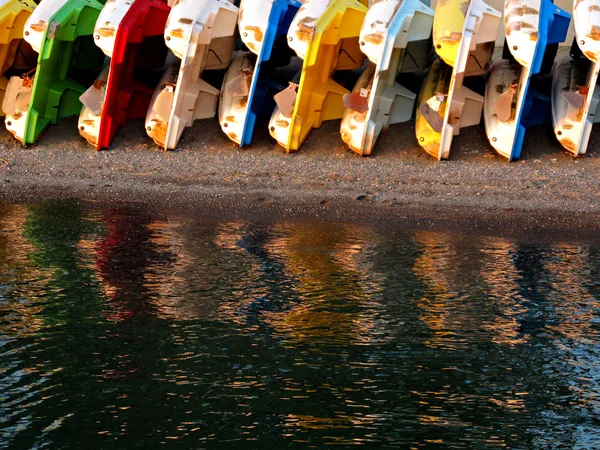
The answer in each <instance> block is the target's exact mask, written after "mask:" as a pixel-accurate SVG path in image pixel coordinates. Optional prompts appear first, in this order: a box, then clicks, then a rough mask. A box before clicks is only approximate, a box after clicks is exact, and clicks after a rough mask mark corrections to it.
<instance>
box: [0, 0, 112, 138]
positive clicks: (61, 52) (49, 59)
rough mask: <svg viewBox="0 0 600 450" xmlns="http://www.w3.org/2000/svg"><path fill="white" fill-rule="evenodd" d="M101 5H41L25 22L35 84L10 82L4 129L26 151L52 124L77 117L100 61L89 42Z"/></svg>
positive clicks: (92, 0)
mask: <svg viewBox="0 0 600 450" xmlns="http://www.w3.org/2000/svg"><path fill="white" fill-rule="evenodd" d="M103 5H104V2H103V1H98V0H44V1H43V2H42V3H41V4H40V5H39V6H38V7H37V8H36V9H35V10H34V11H33V13H32V14H31V16H30V17H29V19H28V20H27V22H26V24H25V29H24V38H25V40H26V41H27V42H29V44H30V45H31V47H32V48H33V49H34V50H35V51H37V52H38V53H39V56H38V64H37V68H36V71H35V75H34V77H33V81H32V80H31V79H29V78H25V79H23V78H21V77H12V78H11V80H10V82H9V86H8V88H7V92H6V96H5V98H4V102H3V110H4V112H5V113H6V119H5V123H6V127H7V129H8V130H9V131H10V132H11V133H12V134H13V135H14V136H15V137H16V138H17V139H18V140H19V141H21V142H22V143H23V144H24V145H28V144H33V143H34V142H36V141H37V139H38V138H39V137H40V135H41V134H42V132H43V131H44V130H45V129H46V128H47V127H48V126H49V125H50V124H56V123H58V121H59V120H60V119H61V118H64V117H70V116H74V115H76V114H78V113H79V112H80V110H81V102H80V100H79V96H80V95H81V94H82V93H83V92H85V90H86V88H85V87H84V86H85V85H88V84H90V83H91V81H92V80H93V79H94V78H95V76H96V75H97V73H98V72H99V71H100V70H101V67H102V63H103V61H104V55H102V52H101V51H100V49H98V48H97V47H96V46H95V45H94V42H93V41H94V38H93V32H94V25H95V23H96V19H97V18H98V15H99V14H100V11H101V10H102V7H103ZM82 83H85V84H82ZM13 108H16V109H13Z"/></svg>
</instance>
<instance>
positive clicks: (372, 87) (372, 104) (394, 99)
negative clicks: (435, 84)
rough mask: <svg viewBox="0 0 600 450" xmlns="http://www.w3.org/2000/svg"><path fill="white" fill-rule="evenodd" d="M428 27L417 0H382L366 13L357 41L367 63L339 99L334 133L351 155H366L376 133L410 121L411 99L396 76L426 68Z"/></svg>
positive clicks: (428, 13) (429, 17)
mask: <svg viewBox="0 0 600 450" xmlns="http://www.w3.org/2000/svg"><path fill="white" fill-rule="evenodd" d="M432 26H433V10H432V9H431V8H429V6H427V5H425V4H424V3H422V2H421V1H420V0H383V1H380V2H376V3H373V5H372V6H371V7H370V8H369V10H368V11H367V15H366V16H365V20H364V22H363V26H362V28H361V31H360V38H359V39H360V46H361V47H360V48H361V50H362V51H363V53H364V54H365V55H367V57H368V58H369V60H370V61H371V63H372V64H369V66H368V68H367V69H366V70H365V71H364V72H363V73H362V75H361V76H360V78H359V80H358V81H357V83H356V85H355V87H354V89H353V91H352V93H351V94H347V95H345V96H344V104H345V106H346V110H345V112H344V116H343V117H342V124H341V129H340V133H341V136H342V140H343V141H344V142H345V143H346V144H348V147H350V148H351V149H352V150H353V151H355V152H356V153H358V154H360V155H364V156H366V155H370V154H371V152H372V151H373V147H374V146H375V143H376V141H377V138H378V137H379V134H380V133H381V131H382V130H387V129H388V127H389V126H390V125H392V124H395V123H401V122H406V121H408V120H410V118H411V117H412V112H413V107H414V103H415V99H416V97H417V96H416V94H415V93H413V92H412V91H410V90H409V89H407V88H405V87H404V86H402V85H400V84H399V83H398V82H396V78H397V76H398V74H399V73H400V72H405V73H406V72H413V71H417V70H422V69H424V68H425V67H426V66H427V60H428V57H429V52H430V49H431V44H430V41H429V37H430V36H431V28H432Z"/></svg>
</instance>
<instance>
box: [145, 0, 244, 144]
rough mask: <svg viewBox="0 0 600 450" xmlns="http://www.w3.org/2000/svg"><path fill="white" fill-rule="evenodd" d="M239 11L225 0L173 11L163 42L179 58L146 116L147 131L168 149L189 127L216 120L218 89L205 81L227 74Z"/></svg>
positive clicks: (187, 0)
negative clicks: (215, 73)
mask: <svg viewBox="0 0 600 450" xmlns="http://www.w3.org/2000/svg"><path fill="white" fill-rule="evenodd" d="M237 18H238V8H237V7H236V6H234V5H233V4H232V3H229V2H228V1H226V0H181V1H180V2H179V3H177V4H176V5H175V6H173V8H172V9H171V13H170V14H169V18H168V20H167V25H166V28H165V42H166V44H167V47H169V48H170V49H171V50H172V51H173V53H174V54H175V56H176V58H177V59H176V61H175V63H174V64H173V65H171V66H170V67H169V68H168V69H167V70H166V71H165V74H164V75H163V77H162V79H161V80H160V82H159V84H158V87H157V88H156V90H155V92H154V96H153V97H152V100H151V101H150V108H149V110H148V114H147V116H146V131H147V133H148V136H150V137H151V138H152V139H153V140H154V142H155V143H156V144H157V145H159V146H160V147H162V148H164V149H165V150H173V149H175V148H176V147H177V145H178V143H179V140H180V139H181V136H182V135H183V132H184V131H185V129H186V128H188V127H191V126H192V125H193V124H194V122H195V121H196V120H199V119H208V118H211V117H214V115H215V113H216V111H217V101H218V99H219V89H217V88H215V87H213V86H212V85H210V84H209V83H207V82H206V81H204V80H203V79H202V78H201V76H202V74H203V72H204V71H205V70H218V69H226V68H227V67H228V66H229V63H230V62H231V57H232V55H233V48H234V44H235V36H234V33H235V28H236V23H237Z"/></svg>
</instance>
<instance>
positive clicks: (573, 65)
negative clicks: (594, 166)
mask: <svg viewBox="0 0 600 450" xmlns="http://www.w3.org/2000/svg"><path fill="white" fill-rule="evenodd" d="M573 22H574V25H575V42H576V44H575V45H577V46H578V48H579V50H580V53H581V54H579V52H577V54H576V55H575V57H576V58H575V59H571V58H565V59H564V60H562V61H561V62H560V63H559V64H558V65H557V67H556V69H555V71H554V77H553V83H552V96H551V98H552V125H553V127H554V134H555V135H556V138H557V139H558V141H559V142H560V143H561V145H562V146H563V147H564V148H565V149H567V150H568V151H570V152H571V153H573V155H575V156H579V155H583V154H585V153H586V151H587V146H588V142H589V139H590V134H591V132H592V125H593V124H594V123H597V122H600V114H596V113H597V109H598V100H600V89H598V84H597V83H598V72H599V71H600V40H599V39H600V1H599V0H583V1H575V2H574V7H573Z"/></svg>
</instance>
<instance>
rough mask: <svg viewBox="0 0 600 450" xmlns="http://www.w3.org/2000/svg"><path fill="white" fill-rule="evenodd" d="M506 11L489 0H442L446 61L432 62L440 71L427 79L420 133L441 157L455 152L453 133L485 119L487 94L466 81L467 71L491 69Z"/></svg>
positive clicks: (439, 48)
mask: <svg viewBox="0 0 600 450" xmlns="http://www.w3.org/2000/svg"><path fill="white" fill-rule="evenodd" d="M501 16H502V15H501V13H500V12H499V11H497V10H495V9H494V8H492V7H491V6H489V5H488V4H487V3H485V2H484V1H483V0H470V1H463V0H448V1H445V2H439V3H438V4H437V7H436V10H435V18H434V21H433V45H434V48H435V50H436V52H437V54H438V56H439V57H440V59H441V60H442V61H443V62H440V63H439V64H434V66H432V68H431V69H430V71H433V72H434V73H431V74H429V75H428V76H427V77H426V78H425V81H424V83H423V87H422V89H421V93H420V96H419V101H418V108H417V120H416V135H417V141H418V143H419V145H420V146H421V147H423V149H425V151H426V152H427V153H429V154H430V155H432V156H433V157H435V158H437V159H438V160H440V159H447V158H448V157H449V156H450V148H451V145H452V139H453V137H454V135H457V134H459V132H460V129H461V128H465V127H468V126H472V125H477V124H478V123H479V122H480V121H481V111H482V108H483V97H482V96H481V95H479V94H477V93H475V92H473V91H472V90H470V89H468V88H467V87H465V86H463V82H464V78H465V77H469V76H476V75H482V74H484V73H485V72H486V70H487V69H488V67H489V63H490V60H491V57H492V53H493V51H494V46H495V42H496V39H497V37H498V30H499V27H500V22H501ZM447 72H450V75H448V74H447ZM448 77H449V80H448ZM429 83H433V85H430V84H429ZM439 89H442V90H439Z"/></svg>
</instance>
